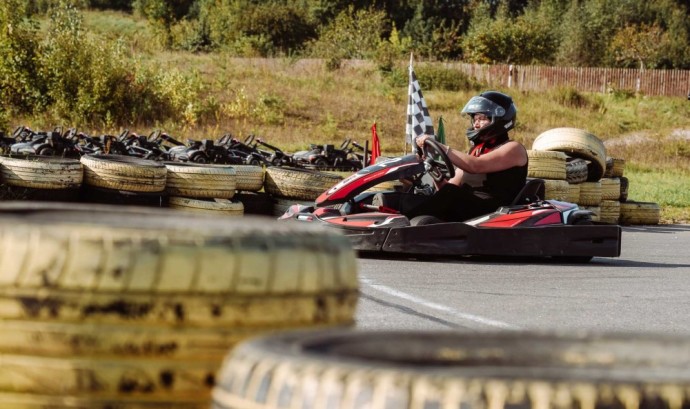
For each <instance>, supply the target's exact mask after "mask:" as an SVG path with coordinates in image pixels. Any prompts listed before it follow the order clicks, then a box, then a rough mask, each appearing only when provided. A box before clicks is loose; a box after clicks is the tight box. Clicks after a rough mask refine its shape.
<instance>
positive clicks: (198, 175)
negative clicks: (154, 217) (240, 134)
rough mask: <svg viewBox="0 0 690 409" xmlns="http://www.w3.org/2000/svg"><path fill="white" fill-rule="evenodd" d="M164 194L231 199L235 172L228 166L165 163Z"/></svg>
mask: <svg viewBox="0 0 690 409" xmlns="http://www.w3.org/2000/svg"><path fill="white" fill-rule="evenodd" d="M165 167H166V169H167V177H166V181H165V193H166V194H168V195H170V196H184V197H190V198H195V199H232V197H233V196H234V195H235V189H236V183H237V171H236V170H235V168H234V167H232V166H228V165H203V164H192V163H176V162H166V163H165Z"/></svg>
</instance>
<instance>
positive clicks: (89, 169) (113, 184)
mask: <svg viewBox="0 0 690 409" xmlns="http://www.w3.org/2000/svg"><path fill="white" fill-rule="evenodd" d="M80 160H81V163H82V164H83V165H84V184H85V185H88V186H93V187H97V188H104V189H111V190H123V191H128V192H162V191H163V190H165V182H166V176H167V169H166V168H165V165H163V164H162V163H159V162H156V161H152V160H148V159H141V158H135V157H131V156H123V155H84V156H82V157H81V159H80Z"/></svg>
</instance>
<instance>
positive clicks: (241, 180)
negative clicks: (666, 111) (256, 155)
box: [232, 165, 266, 192]
mask: <svg viewBox="0 0 690 409" xmlns="http://www.w3.org/2000/svg"><path fill="white" fill-rule="evenodd" d="M232 167H233V168H235V173H236V174H237V181H236V182H235V188H236V189H237V190H238V191H240V192H258V191H259V190H261V189H263V187H264V178H265V174H266V171H265V170H264V168H262V167H261V166H254V165H232Z"/></svg>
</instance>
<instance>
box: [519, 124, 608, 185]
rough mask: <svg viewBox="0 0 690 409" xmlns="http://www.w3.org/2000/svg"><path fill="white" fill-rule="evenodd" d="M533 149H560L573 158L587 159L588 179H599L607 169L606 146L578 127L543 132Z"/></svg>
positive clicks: (535, 141)
mask: <svg viewBox="0 0 690 409" xmlns="http://www.w3.org/2000/svg"><path fill="white" fill-rule="evenodd" d="M532 149H533V150H541V151H559V152H563V153H565V154H567V155H568V156H570V157H573V158H581V159H585V160H587V161H588V162H589V163H588V168H587V180H588V181H590V182H594V181H598V180H599V179H601V177H602V176H603V175H604V170H605V169H606V148H605V146H604V143H603V142H602V141H601V140H600V139H599V138H597V137H596V136H595V135H593V134H591V133H589V132H587V131H585V130H583V129H578V128H554V129H550V130H548V131H545V132H543V133H541V134H540V135H539V136H537V138H536V139H535V140H534V142H533V143H532Z"/></svg>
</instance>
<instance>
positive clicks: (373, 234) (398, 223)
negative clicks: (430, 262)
mask: <svg viewBox="0 0 690 409" xmlns="http://www.w3.org/2000/svg"><path fill="white" fill-rule="evenodd" d="M424 157H425V158H426V159H425V160H423V161H422V160H420V159H419V155H415V154H411V155H407V156H403V157H398V158H392V159H389V160H386V161H383V162H380V163H377V164H374V165H371V166H368V167H366V168H364V169H362V170H360V171H358V172H357V173H354V174H352V175H351V176H349V177H347V178H346V179H344V180H342V181H341V182H339V183H338V184H336V185H335V186H333V187H332V188H330V189H329V190H327V191H326V192H324V193H323V194H321V195H320V196H319V197H318V198H317V199H316V201H315V205H314V206H304V205H293V206H291V207H290V208H289V209H288V210H287V211H286V213H285V214H284V215H283V216H281V217H280V219H283V220H298V221H304V222H312V223H323V224H324V225H326V226H330V227H333V228H337V229H340V230H342V231H343V233H344V234H345V235H346V236H347V237H348V238H350V240H351V242H352V244H353V247H354V249H355V250H357V251H358V252H360V253H363V254H366V253H375V252H382V253H390V254H395V253H398V254H401V255H406V256H409V255H434V256H473V255H476V256H511V257H512V256H520V257H521V256H527V257H551V258H558V259H560V260H563V261H572V262H586V261H589V260H590V259H591V258H592V257H618V256H620V251H621V228H620V226H617V225H605V224H596V223H593V222H592V217H591V216H592V212H590V211H588V210H583V209H580V208H579V207H578V206H577V205H576V204H572V203H567V202H560V201H555V200H544V199H543V197H544V181H543V180H542V179H529V180H528V181H527V183H526V184H525V186H524V188H523V189H522V190H521V191H520V193H519V194H518V195H517V196H516V197H515V199H514V200H513V202H512V203H511V204H510V205H508V206H503V207H500V208H498V209H496V211H494V212H492V213H489V214H486V215H484V216H481V217H477V218H473V219H470V220H466V221H464V222H441V221H440V220H435V221H436V222H437V223H432V224H429V222H430V220H434V219H435V218H433V217H429V216H418V217H416V218H413V219H412V220H409V219H408V218H407V217H406V216H404V215H403V214H402V213H401V211H403V212H404V211H405V210H406V209H410V208H412V207H413V206H414V205H416V204H417V203H420V202H421V201H423V200H427V198H428V193H427V195H425V194H424V192H428V190H429V189H428V187H429V186H424V185H425V184H424V183H423V181H424V180H425V179H424V178H425V175H428V176H430V177H431V178H432V179H433V180H435V181H441V180H447V179H450V178H452V177H453V176H454V174H455V171H454V167H453V165H452V163H451V161H450V159H449V158H448V156H447V155H446V154H445V152H444V151H443V149H441V148H440V147H439V145H438V144H437V143H436V142H435V141H434V140H427V141H426V142H425V146H424ZM398 179H404V180H408V181H411V187H410V189H409V190H408V191H384V192H380V191H379V192H376V191H368V189H371V188H372V187H374V186H376V185H378V184H380V183H382V182H385V181H390V180H398ZM426 179H427V180H428V178H426Z"/></svg>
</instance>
